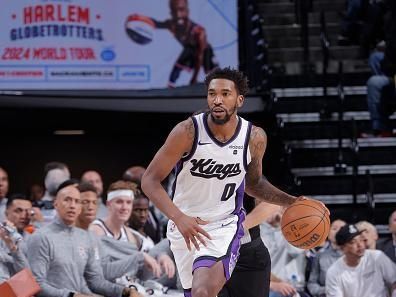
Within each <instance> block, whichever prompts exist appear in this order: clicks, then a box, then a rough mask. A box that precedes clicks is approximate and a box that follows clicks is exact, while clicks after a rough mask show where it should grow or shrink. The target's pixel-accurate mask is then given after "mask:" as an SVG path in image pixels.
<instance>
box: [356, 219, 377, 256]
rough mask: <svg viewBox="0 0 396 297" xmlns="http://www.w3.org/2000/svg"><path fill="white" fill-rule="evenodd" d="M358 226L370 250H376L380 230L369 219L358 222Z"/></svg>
mask: <svg viewBox="0 0 396 297" xmlns="http://www.w3.org/2000/svg"><path fill="white" fill-rule="evenodd" d="M356 228H358V230H359V231H363V232H362V235H361V236H362V239H363V242H364V244H365V246H366V249H368V250H375V249H376V245H377V240H378V232H377V229H376V228H375V226H374V225H373V224H371V223H369V222H367V221H360V222H358V223H356Z"/></svg>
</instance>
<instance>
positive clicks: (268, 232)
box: [260, 211, 306, 297]
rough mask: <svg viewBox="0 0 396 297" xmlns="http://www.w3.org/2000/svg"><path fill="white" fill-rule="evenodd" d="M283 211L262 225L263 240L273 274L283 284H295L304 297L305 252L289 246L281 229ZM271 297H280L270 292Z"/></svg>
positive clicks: (276, 213)
mask: <svg viewBox="0 0 396 297" xmlns="http://www.w3.org/2000/svg"><path fill="white" fill-rule="evenodd" d="M281 218H282V211H278V212H275V213H274V214H273V215H272V216H271V217H269V218H268V219H267V220H266V222H264V223H262V224H261V225H260V229H261V238H262V240H263V242H264V244H265V246H266V247H267V248H268V251H269V253H270V256H271V274H272V276H273V277H274V276H275V277H276V278H277V279H278V280H279V281H281V282H288V283H289V284H293V285H294V287H295V289H296V290H298V292H299V293H300V295H304V286H305V275H304V271H305V264H306V260H305V255H304V250H301V249H298V248H296V247H294V246H292V245H291V244H289V243H288V242H287V241H286V239H285V238H284V236H283V235H282V232H281V229H280V221H281ZM269 296H270V297H275V296H279V294H278V293H276V292H274V291H272V290H270V295H269Z"/></svg>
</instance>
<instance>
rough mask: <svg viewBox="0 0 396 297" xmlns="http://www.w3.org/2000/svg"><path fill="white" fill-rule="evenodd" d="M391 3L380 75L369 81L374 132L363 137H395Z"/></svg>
mask: <svg viewBox="0 0 396 297" xmlns="http://www.w3.org/2000/svg"><path fill="white" fill-rule="evenodd" d="M389 3H390V10H389V18H388V21H387V23H386V25H385V28H386V31H385V43H386V47H385V54H384V58H383V60H382V61H381V70H380V74H378V75H373V76H371V77H370V78H369V80H368V81H367V105H368V110H369V112H370V119H371V127H372V132H371V133H362V135H361V136H362V137H392V136H394V134H393V130H392V126H391V123H390V120H389V116H390V115H391V114H392V113H393V112H394V110H395V105H396V89H395V74H396V3H395V1H390V2H389ZM377 72H378V71H377Z"/></svg>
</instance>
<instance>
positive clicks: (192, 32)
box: [139, 0, 217, 87]
mask: <svg viewBox="0 0 396 297" xmlns="http://www.w3.org/2000/svg"><path fill="white" fill-rule="evenodd" d="M169 8H170V11H171V18H170V19H168V20H165V21H157V20H154V19H152V18H149V19H150V21H151V22H153V23H154V26H155V27H156V28H158V29H167V30H169V31H170V32H171V33H172V34H173V36H174V37H175V38H176V40H177V41H178V42H180V44H181V45H182V46H183V51H182V52H181V54H180V55H179V57H178V58H177V61H176V63H175V64H174V66H173V68H172V72H171V74H170V77H169V82H168V86H169V87H175V83H176V81H177V79H178V78H179V76H180V73H181V72H182V71H183V70H186V71H191V70H192V71H193V73H192V76H191V79H190V84H194V83H196V82H197V78H198V74H199V70H200V69H201V67H203V69H204V71H205V73H208V72H209V71H210V70H212V69H214V68H215V67H217V62H216V61H215V57H214V53H213V49H212V47H211V45H210V44H209V43H208V41H207V39H206V32H205V28H203V27H202V26H201V25H198V24H196V23H194V22H193V21H192V20H191V19H190V18H189V9H188V1H187V0H169ZM139 17H143V18H147V17H144V16H139Z"/></svg>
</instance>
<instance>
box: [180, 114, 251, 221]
mask: <svg viewBox="0 0 396 297" xmlns="http://www.w3.org/2000/svg"><path fill="white" fill-rule="evenodd" d="M207 117H208V115H207V114H206V113H201V114H198V115H195V116H193V117H192V120H193V123H194V128H195V138H194V143H193V147H192V149H191V152H190V153H189V154H188V155H186V156H184V157H183V158H182V159H181V160H180V161H179V162H178V164H177V165H176V168H175V171H176V180H175V183H174V188H173V202H174V203H175V205H176V206H177V207H178V208H180V210H181V211H183V212H184V213H186V214H187V215H189V216H193V217H200V218H201V219H203V220H209V221H213V220H219V219H222V218H225V217H227V216H229V215H230V214H237V213H238V212H239V211H240V210H241V208H242V207H243V195H244V191H245V174H246V171H247V166H248V164H249V163H250V160H251V156H250V151H249V139H250V130H251V123H250V122H248V121H246V120H244V119H242V118H241V117H238V119H239V121H238V125H237V128H236V130H235V134H234V135H233V136H232V137H231V138H230V140H228V141H227V142H225V143H222V142H220V141H218V140H217V139H216V138H215V137H214V136H213V134H212V132H211V131H210V129H209V126H208V122H207Z"/></svg>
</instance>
